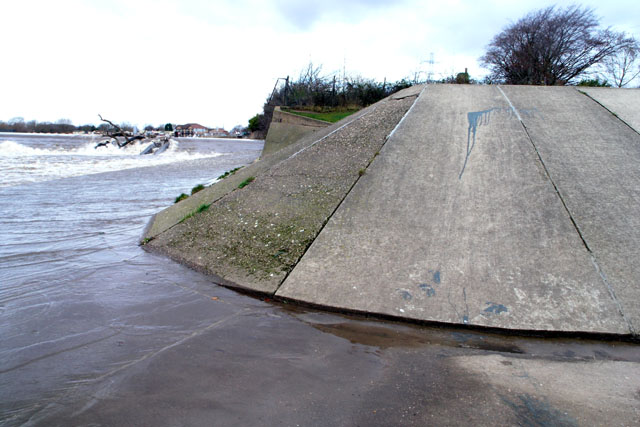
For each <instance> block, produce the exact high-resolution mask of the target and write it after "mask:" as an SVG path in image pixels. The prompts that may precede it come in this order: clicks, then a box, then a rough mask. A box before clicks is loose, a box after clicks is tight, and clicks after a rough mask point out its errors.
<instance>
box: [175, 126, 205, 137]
mask: <svg viewBox="0 0 640 427" xmlns="http://www.w3.org/2000/svg"><path fill="white" fill-rule="evenodd" d="M208 132H209V129H207V128H206V127H204V126H202V125H199V124H198V123H187V124H186V125H178V126H176V128H175V130H174V132H173V134H174V136H206V135H207V133H208Z"/></svg>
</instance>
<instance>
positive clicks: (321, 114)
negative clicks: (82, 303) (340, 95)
mask: <svg viewBox="0 0 640 427" xmlns="http://www.w3.org/2000/svg"><path fill="white" fill-rule="evenodd" d="M282 111H285V112H287V113H291V114H295V115H297V116H303V117H310V118H312V119H316V120H322V121H324V122H329V123H335V122H339V121H340V120H342V119H344V118H345V117H348V116H350V115H352V114H353V113H355V112H356V111H358V110H357V109H354V110H342V111H296V110H291V109H289V108H287V109H284V108H283V109H282Z"/></svg>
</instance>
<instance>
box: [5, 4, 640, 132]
mask: <svg viewBox="0 0 640 427" xmlns="http://www.w3.org/2000/svg"><path fill="white" fill-rule="evenodd" d="M572 3H575V2H564V1H555V2H554V1H544V0H542V1H541V0H535V1H533V0H518V1H513V0H504V1H503V0H496V1H478V0H475V1H474V0H458V1H456V0H447V1H441V0H440V1H414V0H396V1H393V0H321V1H313V0H311V1H309V0H229V1H227V0H209V1H207V0H159V1H155V0H154V1H152V0H85V1H82V0H56V1H51V0H20V1H9V0H6V1H2V2H1V3H0V16H1V17H2V19H1V23H0V40H2V48H1V49H0V120H4V121H6V120H9V119H11V118H13V117H16V116H20V117H23V118H24V119H25V120H34V119H35V120H38V121H55V120H58V119H60V118H67V119H71V120H72V121H73V123H74V124H76V125H80V124H85V123H98V122H99V119H98V116H97V115H98V113H101V114H102V115H103V116H104V117H108V118H110V119H111V120H113V121H116V122H123V121H128V122H130V123H132V124H136V125H139V126H144V125H146V124H153V125H158V124H163V123H166V122H171V123H186V122H198V123H200V124H203V125H205V126H209V127H213V126H224V127H225V128H226V129H230V128H232V127H233V126H235V125H237V124H242V125H246V124H247V121H248V119H249V118H250V117H251V116H253V115H255V114H256V113H259V112H261V109H262V104H263V103H264V101H265V99H266V97H267V96H268V94H269V93H270V92H271V90H272V88H273V85H274V83H275V81H276V79H277V78H278V77H286V76H287V75H291V76H292V77H297V76H298V75H299V73H300V71H301V70H302V69H303V68H305V67H306V65H307V64H308V63H309V62H310V61H312V62H313V63H314V64H318V65H319V64H321V65H322V70H323V72H324V73H326V74H329V73H332V72H341V71H342V70H343V68H345V69H346V73H347V74H348V75H361V76H362V77H366V78H375V79H378V80H380V81H382V79H384V78H385V77H386V78H387V80H388V81H396V80H400V79H402V78H404V77H411V78H412V77H413V75H414V74H415V73H416V72H423V73H426V72H428V71H429V68H430V65H429V60H430V58H431V54H432V53H433V58H434V62H435V64H434V65H433V72H434V75H435V77H440V76H443V75H451V74H453V73H457V72H460V71H463V70H464V68H465V67H467V68H468V69H469V73H470V74H471V77H473V78H481V77H482V76H483V75H484V74H486V70H483V69H482V68H480V66H479V64H478V57H480V56H481V55H482V54H483V52H484V49H485V47H486V45H487V44H488V43H489V42H490V41H491V38H492V37H493V36H494V35H495V34H496V33H498V32H499V31H500V30H501V29H502V28H504V27H505V26H506V25H508V24H509V23H510V22H514V21H516V20H518V19H519V18H520V17H522V16H523V15H525V14H526V13H528V12H530V11H532V10H535V9H539V8H543V7H546V6H549V5H552V4H557V5H560V6H566V5H569V4H572ZM579 4H582V5H585V6H590V7H593V8H594V9H595V12H596V14H597V15H598V16H600V17H601V18H602V19H601V23H602V24H603V25H604V26H611V27H612V28H613V29H615V30H617V31H626V32H627V33H629V34H632V35H634V36H635V37H636V38H639V36H640V2H638V1H637V0H631V1H626V0H624V1H622V0H609V1H606V2H605V1H583V2H580V3H579ZM423 76H424V74H423Z"/></svg>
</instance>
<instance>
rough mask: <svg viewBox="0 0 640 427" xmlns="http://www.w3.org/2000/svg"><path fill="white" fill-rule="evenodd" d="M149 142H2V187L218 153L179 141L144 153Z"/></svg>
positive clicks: (218, 154) (152, 164) (160, 163)
mask: <svg viewBox="0 0 640 427" xmlns="http://www.w3.org/2000/svg"><path fill="white" fill-rule="evenodd" d="M147 145H148V144H140V143H134V144H130V145H129V146H127V147H124V148H118V147H116V146H113V145H108V146H105V147H99V148H94V147H95V142H88V143H86V144H82V145H76V146H67V147H64V146H54V147H32V146H27V145H23V144H20V143H18V142H15V141H7V140H5V141H2V142H0V187H11V186H14V185H19V184H24V183H34V182H42V181H50V180H52V179H60V178H70V177H74V176H82V175H91V174H96V173H103V172H115V171H119V170H125V169H134V168H140V167H147V166H160V165H166V164H170V163H175V162H182V161H189V160H198V159H204V158H212V157H218V156H222V155H224V154H223V153H217V152H205V153H198V152H195V153H190V152H188V151H185V150H180V149H179V145H180V144H179V142H178V141H175V140H174V141H173V143H172V144H171V147H170V148H169V149H167V150H166V151H165V152H164V153H162V154H159V155H145V156H141V155H140V154H139V153H140V151H142V150H143V149H144V148H146V147H147Z"/></svg>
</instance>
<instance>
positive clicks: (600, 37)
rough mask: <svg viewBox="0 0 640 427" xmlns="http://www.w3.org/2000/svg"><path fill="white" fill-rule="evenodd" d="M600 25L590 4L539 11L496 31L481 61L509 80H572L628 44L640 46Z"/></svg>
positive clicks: (501, 78) (541, 82)
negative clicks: (589, 6) (587, 5)
mask: <svg viewBox="0 0 640 427" xmlns="http://www.w3.org/2000/svg"><path fill="white" fill-rule="evenodd" d="M599 25H600V23H599V19H598V18H597V17H596V16H595V15H594V12H593V9H590V8H581V7H579V6H569V7H567V8H566V9H556V8H555V6H551V7H548V8H546V9H541V10H538V11H534V12H531V13H529V14H528V15H526V16H525V17H524V18H522V19H520V20H519V21H517V22H516V23H515V24H512V25H509V26H508V27H506V28H505V29H504V30H503V31H502V32H501V33H500V34H498V35H496V36H495V37H494V38H493V40H492V41H491V43H490V44H489V46H488V49H487V52H486V53H485V55H484V56H483V57H481V58H480V61H481V62H482V65H483V66H485V67H487V68H489V69H490V70H491V74H492V76H491V77H492V78H493V79H495V80H497V81H503V82H505V83H511V84H537V85H563V84H567V83H571V82H573V81H575V80H576V79H577V78H578V77H579V76H581V75H583V74H585V73H586V72H588V70H589V68H590V67H592V66H593V65H595V64H599V63H601V62H603V61H604V60H605V59H607V58H609V57H611V56H613V55H616V54H618V53H620V52H622V51H623V50H624V49H630V48H631V49H634V48H635V49H637V43H636V41H635V40H634V39H633V38H631V37H627V36H626V35H625V34H624V33H617V32H614V31H611V30H610V29H609V28H606V29H599Z"/></svg>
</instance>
